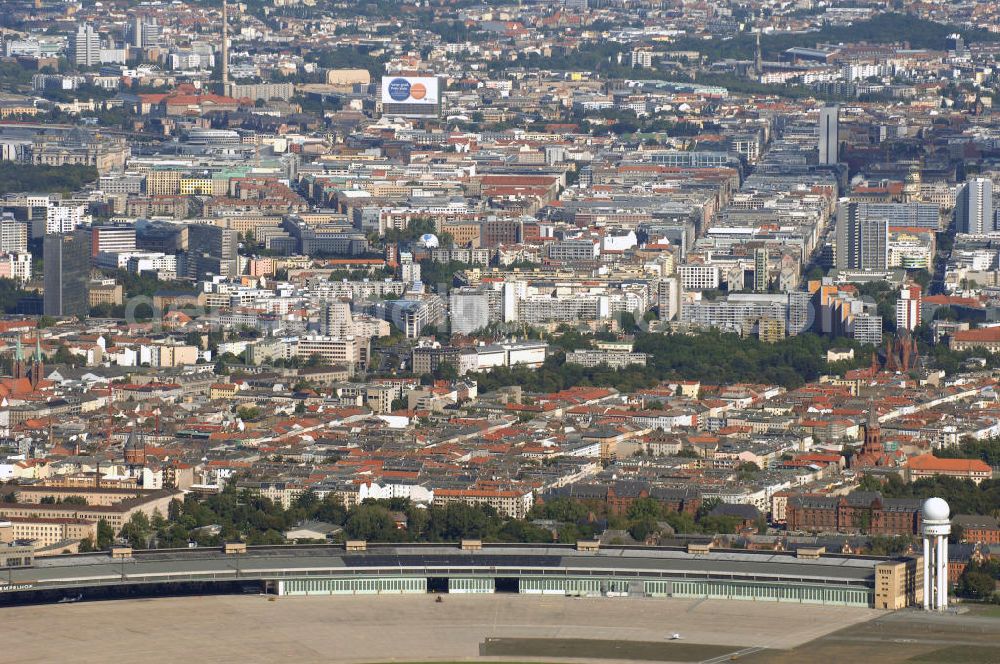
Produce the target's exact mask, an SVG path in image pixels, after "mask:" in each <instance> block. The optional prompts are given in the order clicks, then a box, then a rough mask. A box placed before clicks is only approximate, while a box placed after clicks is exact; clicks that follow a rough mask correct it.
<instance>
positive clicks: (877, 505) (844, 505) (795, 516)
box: [785, 491, 921, 535]
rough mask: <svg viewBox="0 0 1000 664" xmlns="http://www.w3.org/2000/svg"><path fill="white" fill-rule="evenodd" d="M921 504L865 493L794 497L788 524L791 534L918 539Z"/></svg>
mask: <svg viewBox="0 0 1000 664" xmlns="http://www.w3.org/2000/svg"><path fill="white" fill-rule="evenodd" d="M920 503H921V501H920V500H916V499H903V498H883V497H882V496H881V495H880V494H878V493H872V492H864V491H855V492H854V493H852V494H850V495H847V496H815V495H803V496H795V497H793V498H789V499H788V505H787V507H786V513H785V520H786V524H787V528H788V530H790V531H793V530H803V531H808V532H837V533H864V534H870V535H916V534H918V533H919V532H920Z"/></svg>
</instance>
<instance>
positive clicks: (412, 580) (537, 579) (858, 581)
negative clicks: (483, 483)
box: [0, 542, 921, 608]
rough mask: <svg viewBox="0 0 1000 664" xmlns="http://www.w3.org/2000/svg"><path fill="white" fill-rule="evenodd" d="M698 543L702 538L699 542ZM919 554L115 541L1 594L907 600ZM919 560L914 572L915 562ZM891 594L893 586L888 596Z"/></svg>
mask: <svg viewBox="0 0 1000 664" xmlns="http://www.w3.org/2000/svg"><path fill="white" fill-rule="evenodd" d="M692 548H693V547H692ZM920 565H921V563H920V561H919V559H893V560H888V559H885V558H867V557H858V556H840V555H825V554H823V553H822V552H821V551H816V550H814V551H809V552H806V553H805V554H803V552H802V551H801V550H800V551H799V553H798V555H796V554H795V553H784V552H770V551H769V552H751V551H736V550H725V551H723V550H709V549H707V548H702V549H698V550H691V549H689V550H685V549H673V548H655V549H654V548H639V547H636V548H630V547H615V548H600V549H598V548H597V547H596V546H594V545H593V544H583V543H581V545H580V546H578V547H576V548H574V547H572V546H551V545H550V546H537V545H482V544H480V543H479V542H474V543H468V542H466V543H463V545H461V546H460V545H457V544H455V545H439V544H438V545H402V546H390V545H365V543H363V542H349V543H348V544H347V546H346V547H345V546H332V545H314V546H281V547H250V548H247V547H245V546H242V545H237V546H233V545H228V546H227V548H226V549H225V550H220V549H184V550H167V551H156V550H154V551H135V552H132V551H131V550H127V549H125V550H121V549H119V550H115V551H114V552H113V553H112V554H111V555H109V554H107V553H101V554H84V555H75V556H59V557H52V558H39V559H36V560H35V561H33V563H32V566H30V567H22V568H18V569H13V568H11V569H7V570H4V572H3V573H0V574H4V576H5V577H6V578H3V577H0V579H2V582H0V601H4V600H5V601H8V602H9V601H17V600H18V599H29V598H38V599H46V598H48V599H53V598H56V597H61V596H64V595H75V594H77V593H81V594H84V595H85V596H86V594H87V593H88V592H94V591H100V592H99V594H100V596H105V597H107V596H128V595H131V594H137V592H144V593H145V594H147V595H148V594H154V595H155V594H158V593H162V594H170V593H172V592H176V591H178V590H179V589H181V588H182V587H185V586H186V587H188V588H191V587H197V588H198V590H199V592H213V591H216V592H233V591H234V588H235V587H239V588H241V589H242V590H244V591H245V590H247V589H250V590H255V589H256V590H260V591H262V592H268V593H273V594H277V595H333V594H389V593H391V594H400V593H425V592H449V593H493V592H515V593H524V594H556V595H588V596H591V595H592V596H598V595H603V596H619V597H685V598H692V597H705V598H716V599H733V600H751V601H753V600H756V601H775V602H802V603H815V604H829V605H837V606H858V607H878V608H901V607H902V606H908V605H910V604H912V603H913V602H914V600H915V598H916V594H917V590H916V589H917V588H919V587H920V586H919V585H918V580H917V578H916V576H917V572H916V571H919V570H920ZM915 570H916V571H915ZM888 595H891V597H889V596H888Z"/></svg>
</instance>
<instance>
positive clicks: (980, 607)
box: [963, 604, 1000, 618]
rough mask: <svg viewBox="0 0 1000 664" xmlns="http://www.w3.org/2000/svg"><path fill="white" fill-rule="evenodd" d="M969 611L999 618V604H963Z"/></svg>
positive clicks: (975, 614)
mask: <svg viewBox="0 0 1000 664" xmlns="http://www.w3.org/2000/svg"><path fill="white" fill-rule="evenodd" d="M963 606H964V607H966V608H967V609H969V613H970V614H971V615H974V616H983V617H985V618H1000V604H964V605H963Z"/></svg>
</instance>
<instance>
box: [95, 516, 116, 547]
mask: <svg viewBox="0 0 1000 664" xmlns="http://www.w3.org/2000/svg"><path fill="white" fill-rule="evenodd" d="M114 541H115V531H114V529H113V528H112V527H111V526H110V525H108V522H107V521H105V520H104V519H99V520H98V521H97V548H98V549H99V550H101V551H104V550H106V549H110V548H111V545H112V544H113V543H114Z"/></svg>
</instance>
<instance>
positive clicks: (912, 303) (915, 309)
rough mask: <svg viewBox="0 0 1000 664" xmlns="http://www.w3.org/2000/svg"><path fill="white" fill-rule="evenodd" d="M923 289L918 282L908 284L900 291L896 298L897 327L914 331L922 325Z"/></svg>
mask: <svg viewBox="0 0 1000 664" xmlns="http://www.w3.org/2000/svg"><path fill="white" fill-rule="evenodd" d="M922 302H923V297H922V289H921V288H920V286H918V285H917V284H907V285H906V286H903V288H902V289H900V291H899V299H898V300H896V328H897V329H900V330H910V331H913V330H915V329H917V328H918V327H919V326H920V306H921V304H922Z"/></svg>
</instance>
